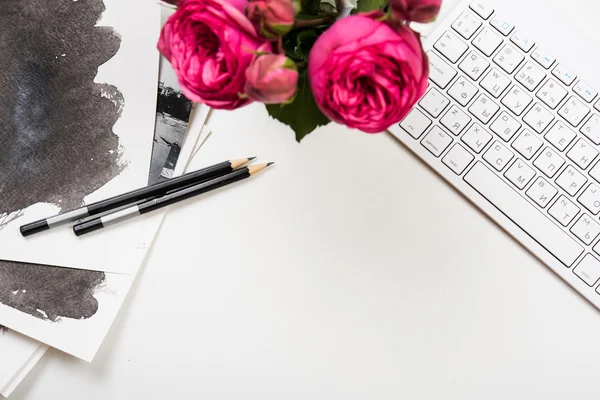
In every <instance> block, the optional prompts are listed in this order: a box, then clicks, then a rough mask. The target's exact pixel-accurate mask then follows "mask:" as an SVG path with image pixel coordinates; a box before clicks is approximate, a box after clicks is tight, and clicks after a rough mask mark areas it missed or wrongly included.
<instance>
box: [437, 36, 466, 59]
mask: <svg viewBox="0 0 600 400" xmlns="http://www.w3.org/2000/svg"><path fill="white" fill-rule="evenodd" d="M433 47H434V48H435V49H436V50H437V51H439V52H440V53H442V55H443V56H444V57H446V58H447V59H448V60H450V61H451V62H452V63H455V62H457V61H458V59H459V58H460V57H461V56H462V55H463V54H465V51H467V49H468V48H469V46H467V45H466V44H465V42H463V41H462V40H460V39H459V38H458V36H456V35H455V34H454V33H452V32H450V31H448V32H446V33H444V34H443V35H442V37H441V38H440V39H439V40H438V41H437V42H435V44H434V45H433Z"/></svg>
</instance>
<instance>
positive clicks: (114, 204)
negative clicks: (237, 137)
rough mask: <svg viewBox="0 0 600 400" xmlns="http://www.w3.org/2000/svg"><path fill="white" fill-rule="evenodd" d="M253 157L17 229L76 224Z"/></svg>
mask: <svg viewBox="0 0 600 400" xmlns="http://www.w3.org/2000/svg"><path fill="white" fill-rule="evenodd" d="M255 158H256V157H249V158H241V159H237V160H229V161H224V162H222V163H219V164H215V165H211V166H210V167H206V168H203V169H200V170H198V171H194V172H190V173H187V174H185V175H182V176H179V177H177V178H173V179H169V180H167V181H164V182H159V183H156V184H154V185H150V186H146V187H143V188H140V189H136V190H133V191H131V192H127V193H124V194H120V195H118V196H115V197H111V198H109V199H105V200H101V201H98V202H96V203H92V204H89V205H87V206H83V207H80V208H77V209H75V210H72V211H68V212H65V213H62V214H58V215H56V216H54V217H50V218H45V219H41V220H39V221H35V222H31V223H29V224H26V225H23V226H21V235H23V236H29V235H33V234H34V233H38V232H42V231H45V230H48V229H50V228H54V227H57V226H59V225H63V224H66V223H69V222H73V221H77V220H80V219H82V218H85V217H88V216H91V215H97V214H101V213H104V212H106V211H110V210H112V209H115V208H118V207H121V206H124V205H127V204H130V203H134V202H136V201H140V200H145V199H148V198H151V197H159V196H162V195H164V194H166V193H167V192H169V191H172V190H175V189H179V188H182V187H186V186H190V185H194V184H197V183H200V182H204V181H206V180H209V179H213V178H215V177H218V176H222V175H225V174H228V173H230V172H231V171H233V170H234V169H236V168H238V167H240V166H242V165H244V164H246V163H247V162H249V161H250V160H253V159H255Z"/></svg>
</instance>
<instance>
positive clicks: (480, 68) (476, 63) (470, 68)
mask: <svg viewBox="0 0 600 400" xmlns="http://www.w3.org/2000/svg"><path fill="white" fill-rule="evenodd" d="M489 66H490V63H489V62H487V61H486V60H485V58H483V57H482V56H480V55H479V54H477V53H476V52H474V51H472V52H470V53H469V55H467V56H466V57H465V58H464V60H462V62H461V63H460V64H459V65H458V68H460V70H461V71H462V72H464V73H465V74H467V75H468V76H469V78H471V79H473V80H474V81H476V80H478V79H479V78H480V77H481V75H483V73H484V72H485V70H486V69H487V68H488V67H489Z"/></svg>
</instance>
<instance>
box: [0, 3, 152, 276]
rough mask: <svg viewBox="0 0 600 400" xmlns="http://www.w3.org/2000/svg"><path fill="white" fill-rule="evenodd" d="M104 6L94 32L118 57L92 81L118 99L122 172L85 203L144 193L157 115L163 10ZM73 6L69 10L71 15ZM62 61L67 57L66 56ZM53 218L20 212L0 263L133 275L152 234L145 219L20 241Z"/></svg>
mask: <svg viewBox="0 0 600 400" xmlns="http://www.w3.org/2000/svg"><path fill="white" fill-rule="evenodd" d="M28 1H29V0H28ZM104 4H105V6H106V11H105V12H104V13H103V14H102V18H101V20H100V21H98V23H97V26H109V27H112V28H114V30H115V31H116V32H117V33H118V35H119V36H120V38H121V44H120V48H119V50H118V52H117V53H116V55H115V56H114V57H112V58H111V59H110V60H108V61H107V62H106V63H104V64H103V65H101V66H100V68H99V70H98V74H97V76H96V78H95V80H94V81H95V82H97V83H108V84H110V85H113V86H115V87H116V88H117V89H118V90H119V91H120V92H121V94H122V96H123V99H124V106H123V109H122V114H121V116H120V118H119V119H118V120H117V122H116V124H115V125H114V127H113V132H114V133H115V134H116V135H117V136H118V137H119V146H120V151H121V153H122V155H121V163H122V164H123V165H124V164H126V166H125V168H124V170H123V171H122V172H121V173H120V175H118V176H117V177H116V178H114V179H112V180H111V181H109V182H108V183H106V184H105V185H104V186H103V187H101V188H100V189H98V190H97V191H95V192H94V193H90V194H89V195H87V196H86V197H85V202H86V203H91V202H94V201H98V200H101V199H103V198H107V197H111V196H114V195H117V194H120V193H123V192H126V191H129V190H132V189H135V188H138V187H143V186H145V185H146V183H147V179H148V168H149V165H150V156H151V152H152V139H153V132H154V121H155V113H156V82H157V77H158V57H159V54H158V51H157V50H156V42H157V40H158V37H159V32H160V8H161V7H160V5H158V4H156V3H153V2H148V1H146V0H128V1H121V0H104ZM77 5H78V3H77V2H73V3H72V4H70V7H77ZM63 54H65V55H64V57H69V54H66V53H63ZM63 54H57V55H56V57H57V58H60V57H62V56H63ZM1 154H2V150H1V149H0V156H1ZM40 179H44V176H43V175H41V176H40ZM1 191H2V187H1V186H0V192H1ZM58 210H59V208H58V206H57V205H55V204H47V203H38V204H34V205H31V206H29V207H27V208H26V209H24V210H22V216H21V217H19V218H16V219H14V220H12V222H10V223H8V224H7V225H5V226H4V228H3V229H1V230H0V243H1V246H0V259H3V260H13V261H21V262H30V263H36V264H47V265H55V266H64V267H70V268H78V269H88V270H97V271H107V272H115V273H123V274H132V273H135V271H137V269H138V267H139V265H140V264H141V262H142V261H143V259H144V257H145V254H146V252H147V249H148V246H147V244H148V243H149V242H150V241H151V240H152V237H153V236H154V233H155V230H153V229H148V225H147V223H146V222H145V221H143V220H142V219H139V220H137V221H132V222H131V223H128V224H126V225H125V226H122V227H120V229H119V230H116V231H114V232H112V233H111V234H105V233H97V234H89V235H85V236H82V237H79V238H78V237H75V236H74V234H73V232H72V230H71V227H70V226H64V227H60V228H55V229H52V230H50V231H46V232H42V233H39V234H36V235H33V236H31V237H28V238H23V237H22V236H21V234H20V232H19V226H20V225H23V224H25V223H27V222H31V221H35V220H38V219H41V218H45V217H49V216H52V215H54V214H56V213H57V211H58ZM1 213H2V211H1V210H0V214H1ZM13 216H14V215H13Z"/></svg>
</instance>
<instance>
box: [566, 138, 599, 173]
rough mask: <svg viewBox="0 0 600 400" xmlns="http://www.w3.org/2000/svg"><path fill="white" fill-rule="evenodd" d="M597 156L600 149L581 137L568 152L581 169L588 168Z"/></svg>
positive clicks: (568, 155)
mask: <svg viewBox="0 0 600 400" xmlns="http://www.w3.org/2000/svg"><path fill="white" fill-rule="evenodd" d="M597 156H598V151H597V150H596V149H595V148H594V147H593V146H592V145H590V144H589V143H588V142H586V141H585V140H583V139H579V140H578V141H577V143H575V145H574V146H573V147H571V150H569V152H568V153H567V157H569V158H570V159H571V161H573V162H574V163H575V164H577V165H578V166H579V168H581V169H587V167H589V166H590V165H591V164H592V162H593V161H594V160H595V159H596V157H597Z"/></svg>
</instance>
